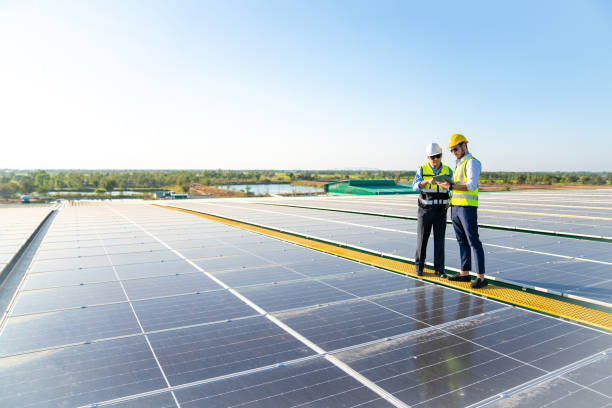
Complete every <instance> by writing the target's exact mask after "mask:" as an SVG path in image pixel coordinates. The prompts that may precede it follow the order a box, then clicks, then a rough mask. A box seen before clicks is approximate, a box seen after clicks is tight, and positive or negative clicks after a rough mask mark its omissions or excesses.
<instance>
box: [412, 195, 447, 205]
mask: <svg viewBox="0 0 612 408" xmlns="http://www.w3.org/2000/svg"><path fill="white" fill-rule="evenodd" d="M419 203H421V204H422V205H444V204H448V200H423V199H422V198H421V197H419Z"/></svg>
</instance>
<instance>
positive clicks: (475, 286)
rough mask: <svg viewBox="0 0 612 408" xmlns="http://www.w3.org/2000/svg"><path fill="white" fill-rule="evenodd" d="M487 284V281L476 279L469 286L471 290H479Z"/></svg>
mask: <svg viewBox="0 0 612 408" xmlns="http://www.w3.org/2000/svg"><path fill="white" fill-rule="evenodd" d="M488 284H489V281H488V280H486V279H479V278H476V280H475V281H474V282H472V284H471V285H470V286H471V288H472V289H480V288H484V287H485V286H487V285H488Z"/></svg>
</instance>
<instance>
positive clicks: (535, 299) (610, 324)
mask: <svg viewBox="0 0 612 408" xmlns="http://www.w3.org/2000/svg"><path fill="white" fill-rule="evenodd" d="M152 205H154V206H156V207H161V208H166V209H169V210H174V211H179V212H183V213H187V214H191V215H195V216H198V217H201V218H205V219H208V220H211V221H216V222H218V223H221V224H225V225H229V226H232V227H237V228H241V229H244V230H247V231H252V232H256V233H258V234H262V235H266V236H269V237H273V238H276V239H280V240H283V241H287V242H292V243H294V244H297V245H301V246H304V247H306V248H310V249H315V250H317V251H321V252H325V253H328V254H332V255H336V256H339V257H342V258H346V259H350V260H352V261H358V262H361V263H364V264H367V265H372V266H375V267H378V268H383V269H387V270H390V271H393V272H397V273H401V274H404V275H408V276H412V277H415V278H418V279H422V280H425V281H429V282H433V283H437V284H440V285H444V286H448V287H452V288H455V289H459V290H462V291H464V292H471V293H475V294H478V295H481V296H484V297H487V298H490V299H495V300H499V301H502V302H504V303H510V304H513V305H516V306H520V307H524V308H527V309H531V310H535V311H539V312H542V313H546V314H549V315H553V316H557V317H562V318H565V319H568V320H572V321H575V322H580V323H584V324H587V325H589V326H593V327H598V328H601V329H604V330H607V331H612V313H606V312H603V311H600V310H596V309H591V308H589V307H585V306H580V305H576V304H573V303H569V302H565V301H563V300H558V299H553V298H550V297H547V296H542V295H538V294H535V293H529V292H524V291H521V290H518V289H512V288H506V287H502V286H496V285H495V283H494V282H491V283H490V284H489V286H487V287H486V288H485V289H472V288H471V287H470V283H469V282H451V281H449V280H447V279H442V278H439V277H437V276H435V275H434V274H433V272H432V271H431V270H429V271H426V273H425V275H424V276H422V277H420V276H419V277H417V275H416V272H415V266H414V265H413V264H411V263H408V262H404V261H401V260H396V259H389V258H385V257H383V256H379V255H374V254H369V253H365V252H361V251H358V250H355V249H351V248H343V247H339V246H337V245H333V244H328V243H325V242H320V241H317V240H314V239H309V238H304V237H299V236H295V235H292V234H288V233H284V232H280V231H275V230H272V229H270V228H266V227H260V226H255V225H250V224H247V223H244V222H240V221H235V220H230V219H227V218H223V217H218V216H215V215H210V214H205V213H201V212H199V211H193V210H187V209H183V208H178V207H171V206H165V205H160V204H152Z"/></svg>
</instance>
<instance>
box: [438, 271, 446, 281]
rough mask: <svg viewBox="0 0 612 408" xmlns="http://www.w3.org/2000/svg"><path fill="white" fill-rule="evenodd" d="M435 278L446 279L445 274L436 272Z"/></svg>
mask: <svg viewBox="0 0 612 408" xmlns="http://www.w3.org/2000/svg"><path fill="white" fill-rule="evenodd" d="M436 276H437V277H438V278H443V279H446V278H447V276H446V274H445V273H444V271H436Z"/></svg>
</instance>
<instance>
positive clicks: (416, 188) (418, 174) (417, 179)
mask: <svg viewBox="0 0 612 408" xmlns="http://www.w3.org/2000/svg"><path fill="white" fill-rule="evenodd" d="M427 164H428V165H429V168H430V169H432V170H433V172H434V174H435V175H436V176H437V175H438V174H440V172H441V171H442V167H443V166H444V164H442V165H441V166H440V168H439V169H436V168H435V167H433V166H432V165H431V163H427ZM448 170H449V171H450V176H451V178H452V177H453V171H452V170H451V169H450V168H449V169H448ZM421 181H423V167H419V169H418V170H417V172H416V175H415V176H414V181H413V182H412V191H421V187H419V184H421Z"/></svg>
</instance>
